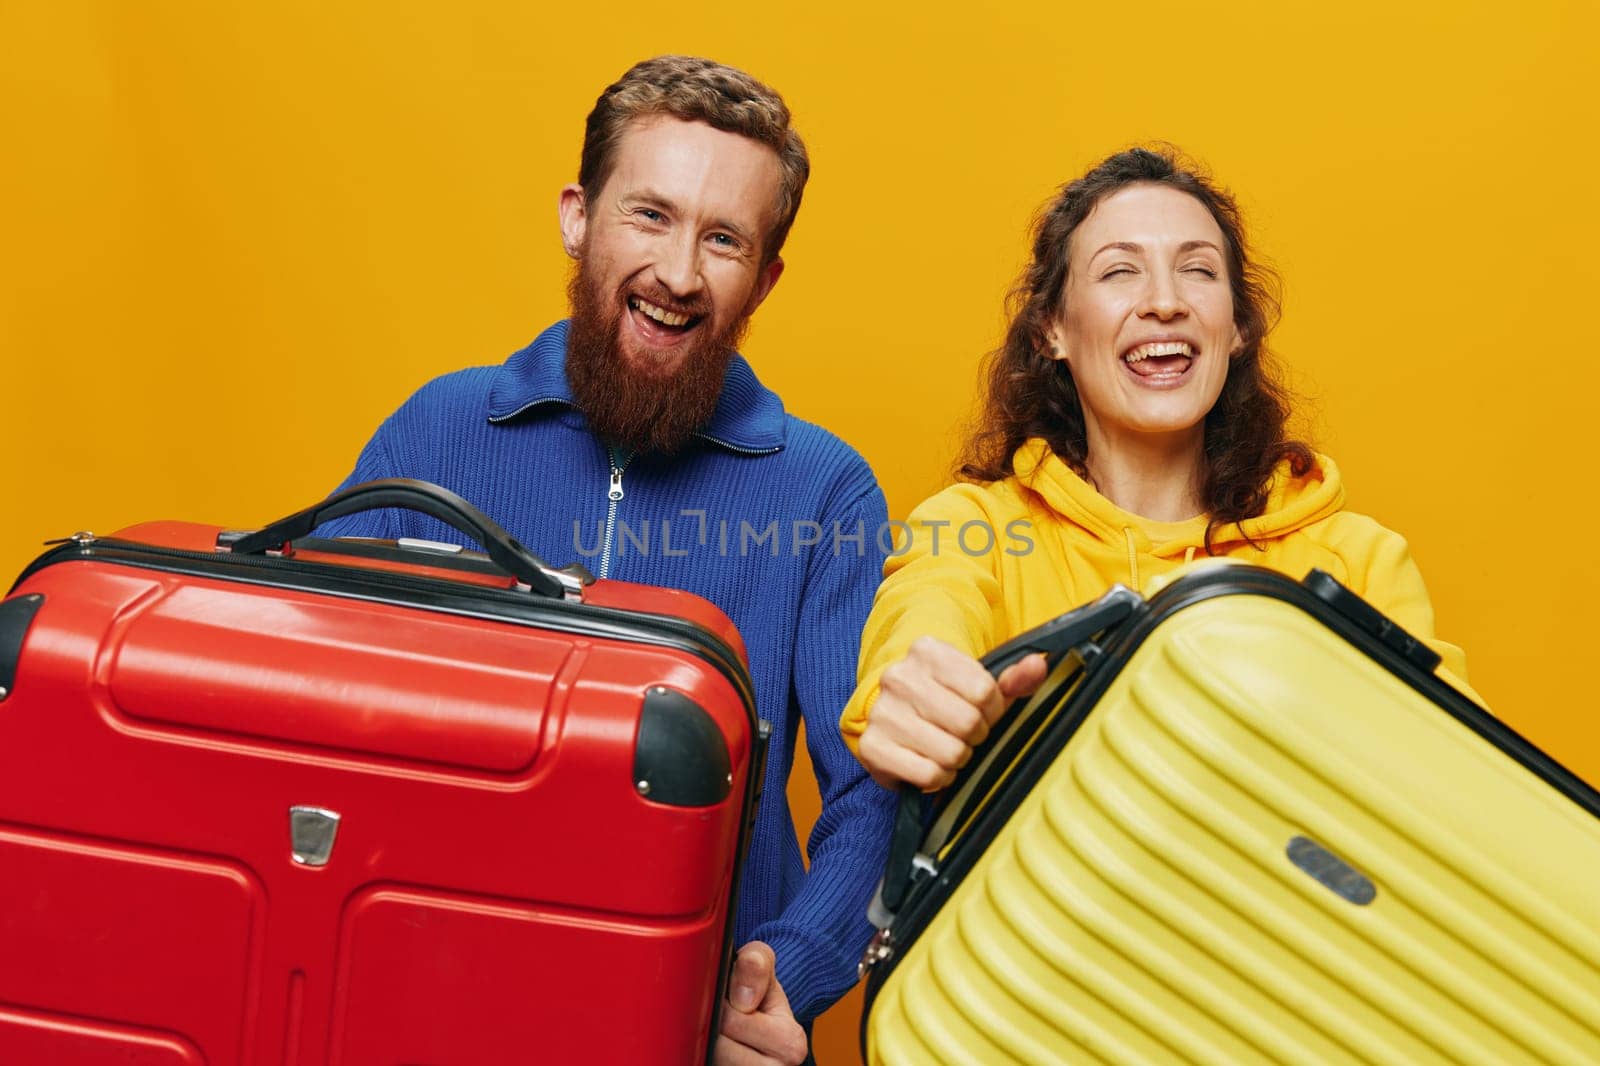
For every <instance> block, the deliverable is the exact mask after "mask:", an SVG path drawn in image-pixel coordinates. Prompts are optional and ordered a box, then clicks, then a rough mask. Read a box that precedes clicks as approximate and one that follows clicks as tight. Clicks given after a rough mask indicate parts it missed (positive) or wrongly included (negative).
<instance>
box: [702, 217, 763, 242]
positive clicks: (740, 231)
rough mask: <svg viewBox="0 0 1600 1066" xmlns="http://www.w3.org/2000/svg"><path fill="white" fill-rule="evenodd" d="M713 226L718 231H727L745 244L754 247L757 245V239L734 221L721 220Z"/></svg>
mask: <svg viewBox="0 0 1600 1066" xmlns="http://www.w3.org/2000/svg"><path fill="white" fill-rule="evenodd" d="M712 225H713V226H714V227H715V228H717V229H725V230H727V231H728V232H729V233H731V234H733V235H734V236H735V237H737V238H739V240H741V241H743V242H744V243H745V244H752V245H753V244H755V243H756V239H755V237H754V236H752V235H751V234H750V232H749V231H747V230H746V229H745V228H744V227H743V226H741V225H739V223H737V222H734V221H733V220H732V219H727V218H719V219H717V220H716V221H715V222H713V223H712Z"/></svg>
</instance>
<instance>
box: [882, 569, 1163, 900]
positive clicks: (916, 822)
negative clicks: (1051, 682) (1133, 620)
mask: <svg viewBox="0 0 1600 1066" xmlns="http://www.w3.org/2000/svg"><path fill="white" fill-rule="evenodd" d="M1143 602H1144V597H1142V596H1140V595H1139V594H1138V593H1137V592H1135V591H1133V590H1132V589H1130V588H1128V587H1126V586H1125V585H1113V586H1112V587H1111V590H1110V591H1109V592H1107V593H1106V594H1105V595H1103V596H1101V597H1100V598H1099V599H1098V600H1095V601H1094V602H1093V603H1090V604H1086V605H1084V606H1082V607H1079V608H1077V609H1076V610H1072V611H1068V612H1067V613H1066V614H1063V615H1060V616H1059V617H1056V618H1053V619H1051V620H1050V621H1048V622H1046V623H1044V624H1043V625H1041V626H1038V627H1036V628H1034V629H1030V630H1028V631H1027V632H1026V633H1023V634H1022V635H1021V636H1018V637H1015V638H1013V639H1011V640H1008V641H1007V642H1006V643H1004V644H1002V645H1000V646H999V647H998V648H995V649H994V650H993V651H991V652H989V654H987V655H985V656H984V657H983V658H982V659H981V660H980V661H981V662H982V663H983V665H984V667H985V668H986V669H987V670H988V671H989V673H990V674H991V675H992V676H994V677H997V678H998V677H999V676H1000V675H1001V673H1003V672H1004V671H1005V670H1006V668H1007V667H1009V666H1012V665H1014V664H1016V663H1019V662H1021V661H1022V660H1023V659H1025V658H1026V657H1028V656H1029V655H1034V654H1038V653H1043V654H1044V656H1045V659H1046V661H1047V662H1048V663H1049V664H1050V666H1051V668H1052V669H1053V668H1054V667H1055V665H1056V664H1057V663H1059V662H1060V661H1061V659H1062V658H1063V657H1064V656H1066V655H1067V654H1068V653H1069V652H1071V651H1073V650H1074V649H1076V648H1079V647H1081V646H1083V645H1084V644H1087V643H1088V642H1090V641H1092V640H1093V639H1094V638H1095V637H1097V636H1099V635H1100V634H1102V633H1104V632H1105V631H1106V630H1108V629H1110V628H1112V627H1113V626H1116V625H1120V624H1121V623H1122V622H1123V621H1125V620H1126V619H1127V618H1128V616H1129V615H1131V614H1133V611H1134V609H1135V608H1136V607H1138V606H1139V605H1140V604H1142V603H1143ZM1028 698H1030V699H1031V698H1032V697H1028ZM1017 702H1018V703H1025V702H1026V699H1024V700H1019V701H1017ZM1014 709H1015V705H1013V710H1014ZM998 736H999V729H998V727H997V728H996V730H995V732H994V733H993V734H991V737H993V738H998ZM978 763H979V757H978V755H976V754H974V756H973V760H972V762H970V763H969V764H968V765H969V766H974V767H975V766H977V765H978ZM922 811H923V796H922V792H921V791H920V790H919V789H918V788H917V787H916V786H915V785H901V786H900V799H899V807H898V809H897V810H896V812H895V819H894V835H893V836H892V837H891V838H890V840H889V858H888V861H887V862H886V863H885V865H884V871H883V884H882V886H881V887H880V889H879V897H878V901H877V902H878V903H881V905H882V910H881V911H879V910H878V908H877V907H875V908H874V910H875V911H878V913H880V914H881V913H882V912H883V911H886V912H888V913H889V914H893V913H894V912H896V911H898V910H899V909H900V906H901V904H902V903H904V902H905V898H906V893H907V892H908V891H909V890H910V888H911V886H912V885H913V884H914V883H915V881H916V880H917V878H916V877H915V876H914V875H915V868H916V865H917V858H918V851H919V848H920V847H921V844H922V841H923V836H924V833H923V825H922Z"/></svg>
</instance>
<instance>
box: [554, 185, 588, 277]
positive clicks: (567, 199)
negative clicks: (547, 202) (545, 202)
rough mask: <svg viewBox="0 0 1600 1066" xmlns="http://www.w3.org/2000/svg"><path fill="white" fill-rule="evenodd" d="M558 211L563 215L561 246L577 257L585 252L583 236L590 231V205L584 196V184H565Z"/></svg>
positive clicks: (557, 203)
mask: <svg viewBox="0 0 1600 1066" xmlns="http://www.w3.org/2000/svg"><path fill="white" fill-rule="evenodd" d="M556 211H557V213H558V214H559V215H560V216H561V247H562V248H564V249H566V253H567V255H568V256H570V257H572V258H573V259H577V258H578V257H579V256H581V255H582V254H583V238H584V235H585V234H586V233H588V232H589V205H588V203H587V202H586V201H585V200H584V198H583V186H582V185H567V186H564V187H563V188H562V190H561V197H560V199H559V200H558V201H557V202H556Z"/></svg>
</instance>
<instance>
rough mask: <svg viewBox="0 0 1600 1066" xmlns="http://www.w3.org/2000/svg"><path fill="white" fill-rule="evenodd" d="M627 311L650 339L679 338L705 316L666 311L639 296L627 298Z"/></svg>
mask: <svg viewBox="0 0 1600 1066" xmlns="http://www.w3.org/2000/svg"><path fill="white" fill-rule="evenodd" d="M628 310H629V311H631V312H632V315H631V317H632V318H633V320H634V323H635V324H636V325H637V326H638V327H639V330H640V332H642V333H643V334H644V335H645V336H646V337H649V338H652V339H655V338H661V339H665V338H671V337H681V336H683V335H684V334H686V333H688V332H689V331H690V330H692V329H694V328H695V327H696V326H698V325H699V324H700V323H701V322H702V321H703V320H704V319H705V315H697V314H690V313H688V312H685V311H671V310H668V309H667V308H665V307H662V306H660V305H658V304H653V303H651V302H650V301H649V300H646V299H644V298H643V297H641V296H629V297H628Z"/></svg>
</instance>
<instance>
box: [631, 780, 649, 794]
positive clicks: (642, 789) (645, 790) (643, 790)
mask: <svg viewBox="0 0 1600 1066" xmlns="http://www.w3.org/2000/svg"><path fill="white" fill-rule="evenodd" d="M633 787H634V788H636V789H638V790H639V795H641V796H648V795H650V782H648V781H640V782H639V783H638V784H637V785H634V786H633Z"/></svg>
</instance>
